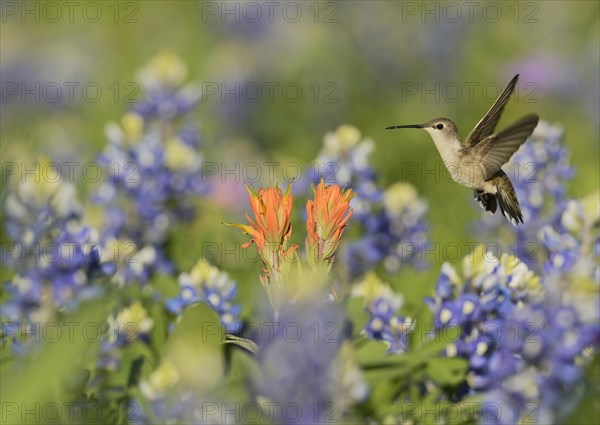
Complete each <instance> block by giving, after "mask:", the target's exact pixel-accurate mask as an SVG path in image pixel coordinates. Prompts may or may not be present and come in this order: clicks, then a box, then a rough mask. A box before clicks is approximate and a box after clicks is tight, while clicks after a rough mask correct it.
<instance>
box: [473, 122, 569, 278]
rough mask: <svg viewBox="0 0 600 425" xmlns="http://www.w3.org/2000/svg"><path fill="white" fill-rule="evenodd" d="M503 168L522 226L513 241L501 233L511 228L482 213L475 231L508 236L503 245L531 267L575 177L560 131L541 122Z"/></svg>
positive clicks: (499, 218) (554, 126)
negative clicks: (541, 237) (543, 230)
mask: <svg viewBox="0 0 600 425" xmlns="http://www.w3.org/2000/svg"><path fill="white" fill-rule="evenodd" d="M505 168H506V171H507V173H508V175H509V176H510V177H511V180H512V182H513V184H514V187H515V191H516V193H517V197H518V198H519V204H520V207H521V211H522V212H523V219H524V224H523V225H520V226H518V227H516V228H515V229H514V233H515V234H516V237H515V238H514V240H512V234H513V232H512V231H511V232H503V231H502V229H503V228H506V226H510V224H507V222H506V220H502V218H503V217H501V216H499V215H498V214H496V215H490V214H487V213H485V212H484V213H482V215H483V218H482V220H481V221H480V222H479V223H478V224H477V225H476V228H477V230H478V231H479V232H482V233H495V234H500V235H501V236H502V238H501V239H506V235H507V234H510V235H511V236H510V239H509V240H505V241H504V242H505V245H508V244H512V245H510V246H511V248H512V249H511V251H512V252H513V254H514V255H516V256H517V257H519V258H520V259H521V260H523V261H525V262H526V263H528V264H529V265H530V266H532V265H533V264H534V263H536V262H538V258H537V257H536V255H535V254H536V251H537V250H536V249H535V247H536V246H537V243H538V242H539V240H538V231H539V229H541V228H542V227H543V226H545V225H552V224H555V223H557V220H558V219H559V217H560V214H561V213H562V211H563V210H564V208H565V206H566V204H567V202H568V196H567V188H566V183H567V182H568V180H569V179H570V178H572V177H573V175H574V170H573V168H572V167H571V166H570V164H569V151H568V149H567V148H566V147H565V145H564V144H563V129H562V127H560V126H559V125H551V124H549V123H548V122H545V121H541V122H540V123H539V124H538V126H537V127H536V129H535V130H534V132H533V134H532V135H531V137H530V138H529V140H527V141H526V142H525V144H524V145H523V146H521V148H520V149H519V150H518V151H517V153H515V155H514V156H513V157H512V159H511V161H510V162H509V164H508V165H507V166H506V167H505Z"/></svg>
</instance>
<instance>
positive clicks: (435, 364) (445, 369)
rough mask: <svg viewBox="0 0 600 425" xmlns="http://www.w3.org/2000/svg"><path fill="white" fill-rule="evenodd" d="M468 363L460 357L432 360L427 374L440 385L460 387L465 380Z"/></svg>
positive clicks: (428, 365)
mask: <svg viewBox="0 0 600 425" xmlns="http://www.w3.org/2000/svg"><path fill="white" fill-rule="evenodd" d="M467 366H468V363H467V361H466V360H465V359H462V358H458V357H440V358H435V359H430V360H429V362H428V363H427V374H428V375H429V377H430V378H431V379H432V380H433V381H435V382H437V383H438V384H440V385H458V384H460V383H461V382H462V381H463V380H464V379H465V373H466V371H467Z"/></svg>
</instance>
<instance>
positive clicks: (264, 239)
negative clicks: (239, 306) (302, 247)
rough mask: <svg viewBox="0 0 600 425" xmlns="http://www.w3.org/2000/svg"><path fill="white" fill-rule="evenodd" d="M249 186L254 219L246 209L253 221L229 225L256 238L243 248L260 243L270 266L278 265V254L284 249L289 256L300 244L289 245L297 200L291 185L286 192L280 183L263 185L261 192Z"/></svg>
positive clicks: (263, 256)
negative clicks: (282, 189)
mask: <svg viewBox="0 0 600 425" xmlns="http://www.w3.org/2000/svg"><path fill="white" fill-rule="evenodd" d="M246 189H247V190H248V194H249V198H250V206H251V208H252V213H253V215H254V219H252V218H250V216H249V215H248V213H246V214H245V215H246V219H247V220H248V222H249V223H250V225H244V224H229V225H230V226H234V227H237V228H239V229H241V230H242V231H243V232H244V233H246V234H248V235H250V236H252V240H251V241H250V242H247V243H245V244H244V245H242V248H248V247H249V246H250V245H251V244H254V245H256V247H257V248H258V252H259V254H260V256H261V258H262V259H263V261H264V262H265V264H266V265H267V266H268V267H273V268H278V265H279V263H280V261H279V258H278V256H277V254H278V253H280V254H281V255H282V256H283V257H284V258H285V257H287V256H290V255H291V254H293V252H294V251H295V250H296V248H297V246H296V245H292V246H290V247H289V248H288V246H287V242H288V240H289V239H290V236H291V234H292V225H291V224H290V217H291V215H292V201H293V199H292V194H291V193H290V190H291V186H289V187H288V189H287V190H286V192H285V194H284V193H282V192H281V189H279V188H278V187H274V188H273V187H269V188H266V189H262V188H261V189H259V190H258V192H257V191H255V190H254V189H252V188H251V187H249V186H247V185H246Z"/></svg>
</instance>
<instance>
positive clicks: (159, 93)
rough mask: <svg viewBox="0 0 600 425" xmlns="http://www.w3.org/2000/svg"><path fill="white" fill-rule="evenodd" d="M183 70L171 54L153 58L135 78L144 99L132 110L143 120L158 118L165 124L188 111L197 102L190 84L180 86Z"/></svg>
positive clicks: (198, 92) (177, 59)
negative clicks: (144, 94) (141, 89)
mask: <svg viewBox="0 0 600 425" xmlns="http://www.w3.org/2000/svg"><path fill="white" fill-rule="evenodd" d="M186 77H187V66H186V65H185V62H183V61H182V60H181V59H180V58H179V57H178V56H177V55H175V54H174V53H172V52H162V53H159V54H158V55H156V56H154V57H153V58H152V59H151V60H150V61H149V62H148V63H147V64H146V65H145V66H143V67H142V68H141V69H140V70H139V71H138V75H137V79H138V81H139V82H140V84H141V86H142V88H143V89H144V90H145V91H146V93H147V96H146V98H145V99H141V100H140V101H139V102H137V103H136V105H135V106H134V108H133V112H135V113H137V114H139V115H140V116H142V117H143V118H144V119H145V120H149V119H153V118H158V119H161V120H165V121H169V120H172V119H173V118H176V117H178V116H182V115H184V114H186V113H188V112H190V111H192V110H193V109H194V108H195V107H196V106H197V103H198V101H199V100H200V96H201V93H200V90H199V88H198V87H197V86H196V85H195V84H194V83H191V84H188V85H186V86H182V85H183V83H184V81H185V79H186Z"/></svg>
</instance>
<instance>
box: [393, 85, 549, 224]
mask: <svg viewBox="0 0 600 425" xmlns="http://www.w3.org/2000/svg"><path fill="white" fill-rule="evenodd" d="M518 78H519V74H517V75H515V76H514V78H513V79H512V80H511V81H510V83H508V86H507V87H506V89H504V91H503V92H502V94H501V95H500V97H498V99H497V100H496V102H494V104H493V105H492V107H491V108H490V110H489V111H488V112H487V114H485V116H484V117H483V118H482V119H481V121H479V122H478V123H477V125H476V126H475V128H474V129H473V130H472V131H471V132H470V133H469V135H468V136H467V138H466V139H465V140H464V141H461V140H460V136H459V134H458V129H457V128H456V125H454V123H453V122H452V121H451V120H449V119H448V118H436V119H433V120H431V121H428V122H426V123H425V124H413V125H395V126H392V127H387V128H386V130H390V129H395V128H422V129H423V130H425V131H426V132H427V133H429V135H430V136H431V138H432V139H433V143H434V144H435V147H436V148H437V150H438V152H439V153H440V156H441V157H442V161H443V162H444V165H446V168H447V169H448V171H449V173H450V176H451V177H452V179H453V180H454V181H455V182H457V183H459V184H461V185H463V186H465V187H468V188H470V189H474V199H476V200H477V202H479V205H481V207H482V208H484V209H485V210H486V211H489V212H490V213H491V214H494V213H495V212H496V209H497V206H498V205H499V206H500V211H501V212H502V215H504V216H505V217H506V218H508V220H509V221H510V222H511V223H512V224H513V225H515V226H516V225H518V224H519V222H520V223H523V215H522V214H521V209H520V208H519V200H518V199H517V195H516V193H515V189H514V188H513V185H512V183H511V181H510V179H509V178H508V176H507V175H506V173H505V172H504V171H502V168H501V167H502V166H503V165H504V164H506V163H507V162H508V160H509V159H510V157H511V156H512V155H513V154H514V153H515V152H516V151H517V149H519V147H520V146H521V145H522V144H523V143H524V142H525V140H527V138H528V137H529V136H530V135H531V133H532V132H533V129H534V128H535V127H536V126H537V123H538V120H539V117H538V116H537V114H528V115H525V116H524V117H523V118H521V119H520V120H518V121H516V122H515V123H513V124H512V125H510V126H508V127H507V128H505V129H504V130H502V131H500V132H498V133H497V134H494V129H495V128H496V124H497V123H498V120H499V119H500V115H501V114H502V110H503V109H504V105H506V102H507V101H508V99H509V97H510V95H511V94H512V92H513V90H514V88H515V85H516V84H517V79H518Z"/></svg>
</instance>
